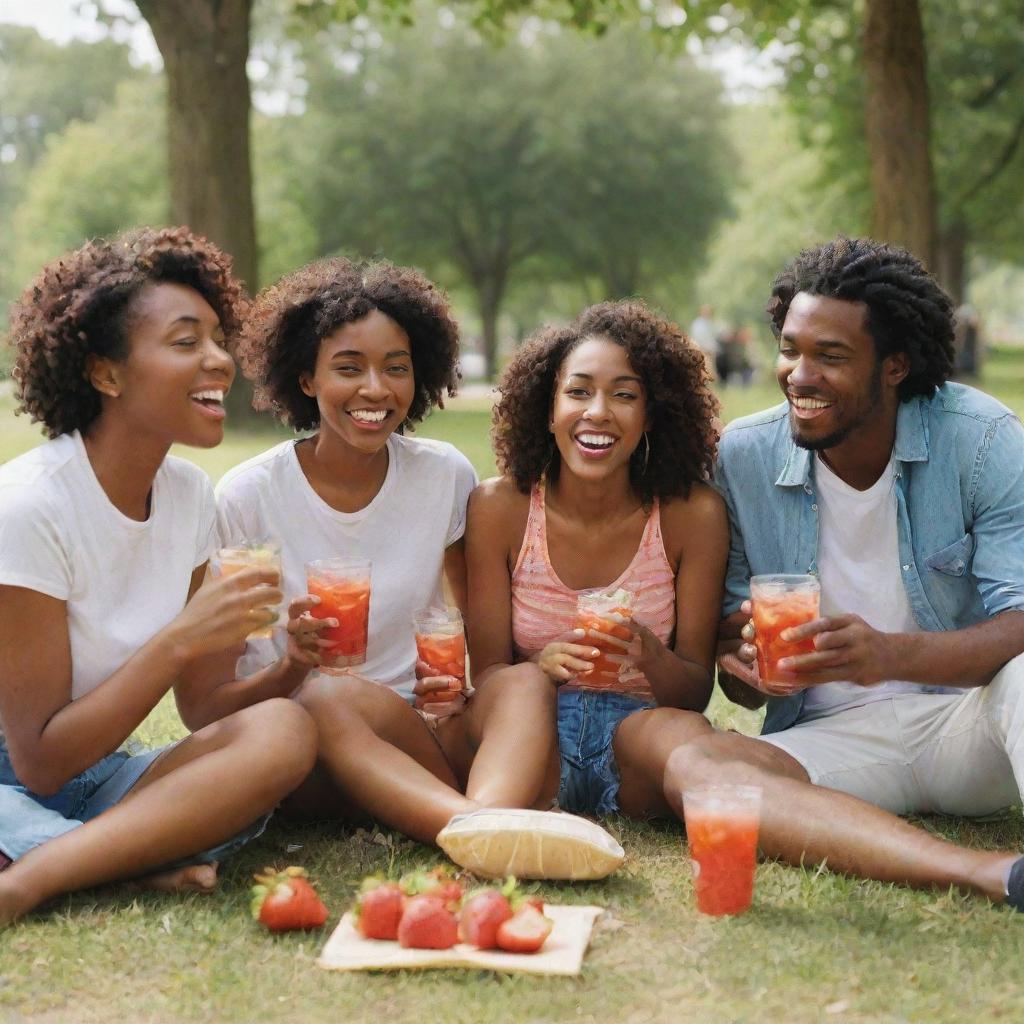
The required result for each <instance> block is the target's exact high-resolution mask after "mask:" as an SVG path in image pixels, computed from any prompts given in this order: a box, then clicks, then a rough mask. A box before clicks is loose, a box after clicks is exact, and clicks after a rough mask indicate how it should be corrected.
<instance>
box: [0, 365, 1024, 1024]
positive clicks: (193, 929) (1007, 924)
mask: <svg viewBox="0 0 1024 1024" xmlns="http://www.w3.org/2000/svg"><path fill="white" fill-rule="evenodd" d="M981 384H982V386H984V387H985V388H986V389H987V390H990V391H992V392H993V393H995V394H997V395H998V396H999V397H1000V398H1002V399H1003V400H1004V401H1006V402H1007V403H1008V404H1009V405H1011V406H1012V407H1013V408H1014V409H1015V410H1016V411H1017V412H1018V413H1021V412H1024V353H996V354H994V355H993V357H992V358H991V359H990V361H989V363H988V364H987V367H986V375H985V377H984V379H983V380H982V381H981ZM775 401H777V391H776V390H775V388H774V387H773V386H769V385H767V384H765V385H763V386H757V387H754V388H751V389H749V390H747V391H739V390H729V391H727V392H726V393H725V395H724V417H725V418H726V419H732V418H733V417H735V416H737V415H742V414H744V413H746V412H750V411H753V410H755V409H758V408H762V407H764V406H766V405H769V404H772V403H774V402H775ZM487 408H488V403H487V400H486V398H473V399H460V400H458V401H457V402H455V403H453V405H452V408H451V409H449V410H446V411H445V412H443V413H440V414H438V415H437V416H435V417H432V418H431V419H430V420H429V421H428V422H427V423H426V424H425V425H424V427H423V428H422V429H421V431H420V433H421V434H422V435H426V436H432V437H442V438H445V439H446V440H450V441H452V442H454V443H455V444H457V445H458V446H459V447H460V448H462V450H463V451H465V452H466V453H467V454H468V455H469V457H470V458H471V459H472V460H473V462H474V464H475V465H476V466H477V469H478V470H479V472H480V473H481V474H482V475H485V474H489V473H490V472H492V471H493V462H492V461H491V458H490V453H489V447H488V443H487V422H488V414H487ZM11 410H12V402H11V400H10V398H9V397H0V422H2V423H3V430H2V432H0V462H2V461H5V460H6V459H9V458H11V457H13V456H14V455H16V454H18V453H19V452H21V451H24V450H25V449H26V448H28V447H30V446H32V445H33V444H35V443H37V442H38V440H39V434H38V432H37V431H36V430H35V429H34V428H32V427H31V425H29V424H28V423H27V422H26V421H25V419H24V418H19V419H15V418H14V417H13V416H12V415H11ZM275 436H284V435H274V434H273V433H271V432H270V431H269V430H268V431H267V432H264V433H259V434H252V435H246V434H237V433H236V434H231V435H229V437H228V439H227V440H226V441H225V443H224V444H223V445H222V446H221V447H220V448H218V449H216V450H214V451H212V452H196V451H188V452H186V453H184V454H187V455H188V456H189V457H191V458H194V459H195V460H196V461H197V462H198V463H199V464H200V465H202V466H203V467H204V468H206V469H207V471H208V472H210V474H211V475H212V476H213V477H215V478H216V477H219V476H220V474H221V473H223V471H224V470H225V469H227V468H228V467H229V466H232V465H234V464H235V463H237V462H239V461H241V460H242V459H244V458H246V457H248V456H249V455H251V454H253V453H255V452H257V451H260V450H262V449H263V448H265V447H268V446H269V445H270V444H271V443H273V441H274V439H275ZM712 716H713V717H714V718H715V720H716V721H717V722H719V723H727V724H731V725H733V726H734V727H736V728H740V729H743V730H745V731H752V730H754V729H756V726H757V720H756V716H753V715H751V714H749V713H746V712H736V711H734V710H733V709H730V708H727V707H726V706H725V705H724V703H723V702H722V701H720V700H716V701H715V702H714V703H713V705H712ZM180 728H181V727H180V725H179V724H178V723H177V721H176V719H175V717H174V714H173V711H172V710H171V708H170V706H169V705H167V704H164V705H161V706H160V707H159V708H158V709H157V711H156V712H154V714H153V715H152V716H151V717H150V719H149V720H148V721H147V722H146V723H145V724H144V726H143V727H142V729H140V731H139V738H140V739H141V740H142V741H144V742H152V743H156V742H162V741H165V740H166V739H168V738H170V737H172V736H175V735H179V734H180ZM608 824H609V827H610V828H611V830H612V831H613V832H615V833H616V834H617V835H618V836H619V837H620V839H621V841H622V843H623V845H624V846H625V847H626V850H627V851H628V853H629V857H628V860H627V862H626V865H625V866H624V868H623V869H622V870H621V871H620V872H619V873H618V874H617V875H615V876H614V877H613V878H611V879H609V880H607V881H605V882H602V883H596V884H591V885H578V886H560V885H553V884H552V885H539V886H538V887H537V888H538V890H539V891H540V892H541V893H542V894H543V895H544V897H545V898H546V899H547V900H549V901H550V902H559V901H560V902H574V903H596V904H599V905H601V906H605V907H607V908H608V910H609V915H608V917H607V918H606V919H605V920H604V921H603V922H601V924H600V925H599V927H598V930H597V931H596V933H595V937H594V941H593V944H592V946H591V950H590V952H589V954H588V956H587V959H586V962H585V966H584V971H583V974H582V976H581V977H580V978H579V979H554V980H551V979H547V980H546V979H534V978H529V977H504V976H496V975H492V974H488V973H485V972H470V971H466V972H460V971H437V972H424V973H421V974H411V973H408V974H395V975H386V974H358V975H342V974H337V975H335V974H327V973H325V972H321V971H319V970H317V969H316V968H315V967H314V966H313V961H314V959H315V957H316V954H317V951H318V949H319V946H320V944H321V943H322V941H323V939H324V937H325V936H324V935H320V934H317V935H312V936H306V935H289V936H284V937H280V938H271V937H269V936H268V935H266V934H264V933H263V932H262V931H260V930H258V929H257V928H256V927H255V926H254V924H253V922H252V921H251V919H250V917H249V913H248V885H249V881H250V877H251V875H252V872H253V871H254V870H257V869H258V868H260V867H262V866H263V865H264V864H266V863H277V864H283V863H286V862H287V863H296V864H303V865H305V866H306V867H307V868H308V869H309V870H310V872H311V874H312V875H313V876H314V878H315V879H316V880H317V881H318V883H319V885H320V887H321V890H322V892H323V894H324V897H325V899H326V902H327V903H328V906H329V907H330V908H331V911H332V916H331V919H330V922H329V925H333V924H334V923H335V922H336V921H337V919H338V917H339V916H340V914H341V912H342V911H343V910H344V909H345V908H346V907H347V905H348V904H349V903H350V901H351V899H352V894H353V891H354V888H355V886H356V885H357V883H358V881H359V879H360V878H361V877H362V876H363V875H364V874H368V873H371V872H375V871H385V872H386V871H396V872H397V871H401V870H404V869H406V868H409V867H411V866H414V865H423V864H429V863H435V862H437V861H438V860H439V857H438V855H437V854H436V853H434V852H433V851H431V850H428V849H427V848H425V847H422V846H419V845H417V844H415V843H412V842H409V841H407V840H404V839H403V838H401V837H400V836H396V835H393V834H390V833H381V832H379V831H365V830H355V831H349V832H346V833H339V832H336V831H330V830H324V829H321V828H318V827H303V828H294V827H288V826H284V825H281V824H276V823H275V824H272V825H271V827H270V829H269V830H268V832H267V834H266V835H265V836H264V837H263V838H262V839H261V840H260V841H259V842H258V843H256V844H254V845H253V846H252V847H250V848H249V849H247V850H245V851H244V852H243V853H242V854H241V855H239V856H238V857H237V858H235V859H234V860H233V861H231V862H230V863H228V864H227V865H225V867H224V869H223V871H222V873H221V877H222V882H221V886H220V889H219V892H218V893H217V894H216V895H214V896H212V897H208V898H201V897H196V896H191V897H183V898H181V897H164V896H157V895H154V894H141V895H140V894H133V893H131V892H130V891H128V890H127V889H126V888H123V887H120V888H118V887H112V888H109V889H104V890H101V891H96V892H88V893H81V894H77V895H74V896H70V897H65V898H62V899H59V900H57V901H55V902H54V903H53V904H51V905H50V906H49V907H47V908H46V909H45V910H43V911H40V912H38V913H36V914H34V915H32V916H30V917H29V918H28V919H27V920H26V921H24V922H23V923H21V924H20V925H18V926H17V927H15V928H12V929H9V930H7V931H6V932H3V933H0V1021H5V1022H10V1024H17V1022H21V1021H29V1020H31V1021H33V1022H46V1024H50V1022H53V1024H56V1022H68V1024H89V1022H97V1024H107V1022H109V1021H111V1020H129V1021H133V1022H138V1024H170V1022H207V1021H216V1022H222V1021H223V1022H249V1021H253V1022H264V1021H266V1022H272V1021H287V1022H303V1024H305V1022H309V1024H318V1022H331V1024H336V1022H344V1021H355V1020H363V1019H366V1018H370V1017H374V1018H376V1019H379V1020H393V1021H402V1020H416V1021H419V1020H426V1021H439V1022H444V1024H461V1022H466V1024H475V1022H478V1021H483V1020H490V1021H513V1020H515V1021H567V1020H571V1021H578V1022H605V1021H615V1022H622V1024H643V1022H647V1021H687V1020H689V1021H696V1022H704V1021H708V1022H712V1021H713V1022H725V1021H728V1022H736V1024H739V1022H750V1024H754V1022H764V1024H776V1022H787V1024H788V1022H793V1024H801V1022H818V1021H839V1022H893V1024H895V1022H904V1021H915V1022H928V1024H931V1022H954V1021H967V1020H976V1019H980V1020H995V1019H1001V1020H1007V1021H1015V1020H1021V1019H1024V919H1018V918H1017V917H1016V916H1015V915H1012V914H1010V913H1006V912H1002V911H999V910H996V909H994V908H992V907H989V906H988V905H987V904H985V903H984V902H982V901H980V900H972V899H969V898H966V897H962V896H960V895H958V894H955V893H913V892H910V891H908V890H905V889H901V888H898V887H892V886H888V885H882V884H878V883H873V882H860V881H849V880H846V879H842V878H837V877H835V876H833V875H831V874H829V873H828V872H827V871H824V870H822V869H819V868H818V867H817V866H808V867H806V868H804V869H795V868H789V867H783V866H779V865H776V864H772V863H765V864H761V865H760V866H759V867H758V877H757V890H756V894H755V905H754V908H753V909H752V910H751V912H750V913H748V914H747V915H745V916H743V917H741V918H737V919H735V920H712V919H706V918H701V917H700V915H698V914H697V913H696V911H695V910H694V909H693V906H692V894H691V882H690V873H689V867H688V863H687V861H686V858H685V849H684V847H683V844H682V842H681V838H680V829H679V827H678V826H677V825H676V824H674V823H673V824H664V825H638V824H635V823H632V822H628V821H625V820H618V819H615V820H612V821H610V822H609V823H608ZM922 824H924V826H925V827H926V828H929V829H932V830H934V831H938V832H940V833H942V834H944V835H947V836H949V837H950V838H953V839H955V840H957V841H960V842H964V843H967V844H970V845H973V846H978V847H985V848H997V847H1006V846H1011V847H1018V848H1021V847H1024V823H1022V821H1021V818H1020V816H1019V814H1014V815H1012V816H1010V817H1009V818H1007V819H1006V820H1004V821H1001V822H995V823H987V824H982V825H972V824H966V823H964V822H959V821H951V820H943V819H927V820H925V821H924V822H922Z"/></svg>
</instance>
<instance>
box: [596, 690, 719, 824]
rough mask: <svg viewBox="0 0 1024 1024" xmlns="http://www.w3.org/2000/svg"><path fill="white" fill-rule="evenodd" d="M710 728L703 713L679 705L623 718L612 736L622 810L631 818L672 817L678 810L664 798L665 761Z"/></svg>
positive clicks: (637, 712)
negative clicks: (679, 747) (683, 708)
mask: <svg viewBox="0 0 1024 1024" xmlns="http://www.w3.org/2000/svg"><path fill="white" fill-rule="evenodd" d="M711 731H712V729H711V725H710V723H709V722H708V720H707V719H706V718H705V717H704V716H703V715H701V714H698V713H697V712H696V711H681V710H679V709H678V708H653V709H651V710H650V711H636V712H634V713H633V714H631V715H630V716H629V717H628V718H624V719H623V720H622V722H620V723H619V727H618V728H617V729H616V730H615V736H614V738H613V740H612V750H613V752H614V754H615V764H616V767H617V768H618V770H619V779H620V780H621V783H620V786H619V809H620V810H621V811H622V813H623V814H626V815H628V816H629V817H631V818H659V817H671V815H672V814H674V813H675V812H674V810H673V808H672V805H671V804H670V803H669V801H668V800H667V799H666V798H665V788H664V777H665V765H666V764H667V763H668V759H669V757H670V755H671V754H672V751H673V750H675V749H676V748H677V747H678V746H680V744H683V743H689V742H690V741H691V740H694V739H696V738H697V737H698V736H703V735H709V734H710V733H711Z"/></svg>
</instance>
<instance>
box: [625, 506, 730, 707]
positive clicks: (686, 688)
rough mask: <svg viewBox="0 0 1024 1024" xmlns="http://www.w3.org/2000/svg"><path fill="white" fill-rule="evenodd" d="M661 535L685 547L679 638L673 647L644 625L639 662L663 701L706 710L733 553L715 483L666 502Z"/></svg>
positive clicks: (673, 545) (680, 581) (678, 600)
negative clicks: (727, 566)
mask: <svg viewBox="0 0 1024 1024" xmlns="http://www.w3.org/2000/svg"><path fill="white" fill-rule="evenodd" d="M662 534H663V536H664V537H665V538H666V544H667V545H668V546H669V547H671V548H678V549H679V551H680V555H679V568H678V570H677V572H676V625H675V641H674V643H673V645H672V648H671V649H669V648H667V647H666V646H665V645H664V644H662V643H660V642H658V641H657V638H656V637H654V635H653V634H652V633H651V632H650V630H647V629H641V631H640V633H641V655H640V657H639V658H638V659H637V666H638V667H639V669H640V670H641V671H642V672H643V673H644V675H645V676H646V677H647V680H648V682H649V683H650V684H651V689H652V690H653V691H654V696H655V698H656V700H657V701H658V703H659V704H660V705H662V706H665V707H676V708H684V709H686V710H691V711H703V710H704V708H705V707H707V703H708V701H709V700H710V698H711V688H712V685H713V683H714V675H713V671H714V661H715V645H716V641H717V635H718V622H719V616H720V615H721V607H722V587H723V581H724V579H725V564H726V559H727V557H728V553H729V525H728V520H727V518H726V513H725V504H724V502H723V501H722V499H721V498H720V497H719V496H718V495H717V494H716V493H715V492H714V491H713V490H711V488H710V487H706V486H699V487H695V488H694V490H693V492H692V493H691V495H690V497H689V499H688V500H687V501H685V502H672V503H666V504H665V505H664V506H663V511H662Z"/></svg>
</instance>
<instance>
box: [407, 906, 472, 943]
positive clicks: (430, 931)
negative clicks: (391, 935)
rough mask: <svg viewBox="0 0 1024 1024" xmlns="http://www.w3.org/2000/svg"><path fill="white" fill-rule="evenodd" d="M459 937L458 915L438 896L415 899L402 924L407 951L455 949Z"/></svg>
mask: <svg viewBox="0 0 1024 1024" xmlns="http://www.w3.org/2000/svg"><path fill="white" fill-rule="evenodd" d="M458 937H459V927H458V924H457V923H456V921H455V915H454V914H453V913H452V912H451V911H450V910H449V909H448V908H447V907H446V906H445V905H444V903H443V902H442V901H441V900H439V899H438V898H437V897H436V896H413V898H412V899H411V900H409V902H408V903H406V905H405V912H404V913H403V914H402V920H401V921H400V922H399V924H398V943H399V945H401V946H403V947H404V948H406V949H451V947H452V946H454V945H455V943H456V941H457V940H458Z"/></svg>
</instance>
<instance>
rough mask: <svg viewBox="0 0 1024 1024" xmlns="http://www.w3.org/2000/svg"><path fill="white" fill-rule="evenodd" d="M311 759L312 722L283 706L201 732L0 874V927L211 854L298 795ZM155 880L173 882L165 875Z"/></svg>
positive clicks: (249, 711) (259, 707) (268, 706)
mask: <svg viewBox="0 0 1024 1024" xmlns="http://www.w3.org/2000/svg"><path fill="white" fill-rule="evenodd" d="M314 756H315V738H314V730H313V726H312V723H311V722H310V720H309V716H308V715H306V714H305V713H304V712H303V711H302V709H301V708H299V707H297V706H296V705H295V704H294V703H292V702H291V701H288V700H268V701H264V702H263V703H261V704H256V705H253V706H252V707H250V708H246V709H245V710H244V711H240V712H238V713H236V714H234V715H231V716H229V717H228V718H225V719H222V720H221V721H219V722H215V723H214V724H212V725H209V726H207V727H206V728H205V729H201V730H200V731H199V732H197V733H195V734H194V735H192V736H189V737H188V738H186V739H184V740H182V742H181V743H179V744H177V745H176V746H175V747H173V748H172V749H171V750H169V751H168V752H167V753H166V754H164V755H163V756H162V757H160V758H159V759H158V760H157V761H154V763H153V764H152V766H151V767H150V768H149V770H148V771H147V772H146V774H145V775H143V776H142V778H141V779H140V780H139V781H138V783H137V784H136V785H135V787H134V788H133V789H132V790H131V791H130V792H129V794H128V795H127V796H126V797H125V798H124V799H123V800H122V801H121V802H120V803H119V804H117V805H115V806H114V807H111V808H110V809H109V810H107V811H104V812H103V813H102V814H100V815H99V816H98V817H96V818H94V819H92V820H91V821H88V822H86V823H85V824H83V825H80V826H79V827H78V828H75V829H72V830H71V831H70V832H66V833H64V834H63V835H61V836H58V837H57V838H55V839H51V840H49V841H48V842H45V843H43V844H41V845H40V846H37V847H35V849H33V850H30V851H29V852H28V853H26V854H25V855H24V856H23V857H19V858H18V859H17V860H16V861H15V862H14V863H13V864H12V865H11V866H10V867H9V868H8V869H7V870H6V871H4V872H2V873H0V925H3V924H7V923H9V922H10V921H13V920H14V919H16V918H18V917H20V916H22V915H23V914H25V913H27V912H28V911H29V910H31V909H32V908H33V907H36V906H38V905H39V904H40V903H43V902H44V901H45V900H48V899H51V898H52V897H54V896H58V895H60V894H61V893H65V892H73V891H75V890H77V889H85V888H88V887H90V886H94V885H99V884H101V883H104V882H111V881H114V880H117V879H125V878H134V877H138V876H140V875H146V874H148V873H150V872H152V871H153V870H154V869H157V868H159V867H161V866H162V865H165V864H169V863H173V862H174V861H177V860H181V859H183V858H187V857H189V856H192V855H194V854H196V853H199V852H201V851H203V850H207V849H210V848H211V847H214V846H217V845H218V844H219V843H222V842H224V841H226V840H227V839H229V838H230V837H231V836H233V835H235V834H237V833H238V832H240V831H241V830H242V829H244V828H246V826H248V825H251V824H252V823H253V822H254V821H256V820H257V819H259V818H260V817H261V816H262V815H264V814H266V813H267V811H269V810H271V809H272V808H273V807H274V806H275V805H276V804H277V803H278V801H279V800H281V798H282V797H283V796H284V795H285V794H286V793H288V792H290V791H291V790H292V789H294V788H295V787H296V786H297V785H298V784H299V783H300V782H301V781H302V779H303V778H304V777H305V776H306V775H307V774H308V772H309V770H310V768H311V767H312V765H313V759H314ZM207 874H209V872H207ZM154 881H155V882H156V884H157V885H160V884H161V883H162V882H165V883H167V884H168V885H171V884H173V879H172V876H167V875H162V876H156V878H155V879H154ZM194 881H195V885H196V887H198V888H207V887H208V884H207V883H209V884H212V881H213V879H212V877H209V878H207V877H203V876H202V873H200V875H199V876H197V877H196V878H195V880H194Z"/></svg>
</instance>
